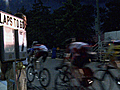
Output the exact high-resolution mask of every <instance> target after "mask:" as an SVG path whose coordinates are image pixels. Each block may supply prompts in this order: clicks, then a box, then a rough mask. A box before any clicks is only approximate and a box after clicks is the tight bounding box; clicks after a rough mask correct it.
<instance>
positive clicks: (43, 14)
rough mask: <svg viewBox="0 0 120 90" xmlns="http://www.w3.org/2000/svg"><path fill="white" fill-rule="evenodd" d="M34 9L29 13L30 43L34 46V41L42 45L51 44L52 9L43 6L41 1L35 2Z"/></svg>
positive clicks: (28, 30)
mask: <svg viewBox="0 0 120 90" xmlns="http://www.w3.org/2000/svg"><path fill="white" fill-rule="evenodd" d="M32 8H33V9H32V10H30V11H29V12H28V28H27V32H28V42H29V44H32V41H34V40H37V41H40V42H41V43H43V44H45V43H50V42H49V41H50V35H51V25H52V20H51V14H50V11H49V8H50V7H47V6H43V3H42V2H41V0H39V1H37V2H36V1H35V3H34V4H33V7H32Z"/></svg>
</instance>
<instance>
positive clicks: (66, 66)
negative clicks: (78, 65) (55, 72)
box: [62, 65, 70, 72]
mask: <svg viewBox="0 0 120 90" xmlns="http://www.w3.org/2000/svg"><path fill="white" fill-rule="evenodd" d="M62 71H63V72H70V69H69V66H68V65H63V66H62Z"/></svg>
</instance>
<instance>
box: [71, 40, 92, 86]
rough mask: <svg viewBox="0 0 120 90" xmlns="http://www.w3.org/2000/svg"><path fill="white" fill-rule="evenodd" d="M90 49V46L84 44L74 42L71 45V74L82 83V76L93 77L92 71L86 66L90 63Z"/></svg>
mask: <svg viewBox="0 0 120 90" xmlns="http://www.w3.org/2000/svg"><path fill="white" fill-rule="evenodd" d="M88 48H89V45H88V44H87V43H84V42H72V43H70V45H69V49H70V52H71V53H72V60H71V72H72V74H73V76H74V77H75V78H78V79H79V80H80V82H82V76H92V75H93V73H92V71H91V69H90V68H87V67H85V65H86V64H88V63H90V61H89V54H88V51H89V49H88ZM83 84H85V83H83Z"/></svg>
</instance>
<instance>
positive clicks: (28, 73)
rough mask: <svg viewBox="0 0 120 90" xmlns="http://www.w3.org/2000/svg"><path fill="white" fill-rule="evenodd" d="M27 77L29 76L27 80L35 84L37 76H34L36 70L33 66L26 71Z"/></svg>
mask: <svg viewBox="0 0 120 90" xmlns="http://www.w3.org/2000/svg"><path fill="white" fill-rule="evenodd" d="M26 75H27V80H28V81H29V82H33V80H34V78H35V74H34V68H33V66H29V67H28V68H27V70H26Z"/></svg>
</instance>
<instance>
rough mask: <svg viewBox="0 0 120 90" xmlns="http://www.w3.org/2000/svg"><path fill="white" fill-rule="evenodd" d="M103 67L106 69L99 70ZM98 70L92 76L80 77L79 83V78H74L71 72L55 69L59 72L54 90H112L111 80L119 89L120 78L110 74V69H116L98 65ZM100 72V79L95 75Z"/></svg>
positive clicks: (106, 64)
mask: <svg viewBox="0 0 120 90" xmlns="http://www.w3.org/2000/svg"><path fill="white" fill-rule="evenodd" d="M104 65H105V67H106V69H101V68H100V67H101V66H104ZM63 67H64V66H63ZM98 68H100V69H99V70H96V71H95V72H94V73H93V76H90V77H88V76H87V75H84V76H82V81H80V80H79V78H76V77H74V76H73V75H72V73H71V72H68V71H63V70H62V67H61V68H59V69H56V70H58V71H59V73H58V74H57V75H56V79H55V89H56V90H74V89H75V90H81V89H82V90H112V88H113V86H112V80H113V81H114V82H115V83H116V85H117V87H118V88H120V77H115V76H114V75H113V74H112V73H111V72H110V70H111V69H116V68H115V67H113V66H110V65H109V64H108V63H102V64H101V65H98ZM86 69H88V68H86ZM101 71H102V72H103V73H101V75H100V76H101V78H99V77H96V76H95V75H96V74H97V73H98V72H99V73H100V72H101ZM77 74H78V73H77ZM109 78H110V79H109ZM73 80H74V81H73ZM106 80H108V81H107V83H105V82H106ZM71 81H72V82H71ZM74 82H77V85H75V83H74ZM108 82H109V84H108ZM72 84H73V85H72ZM105 85H106V86H105ZM60 88H62V89H60Z"/></svg>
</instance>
